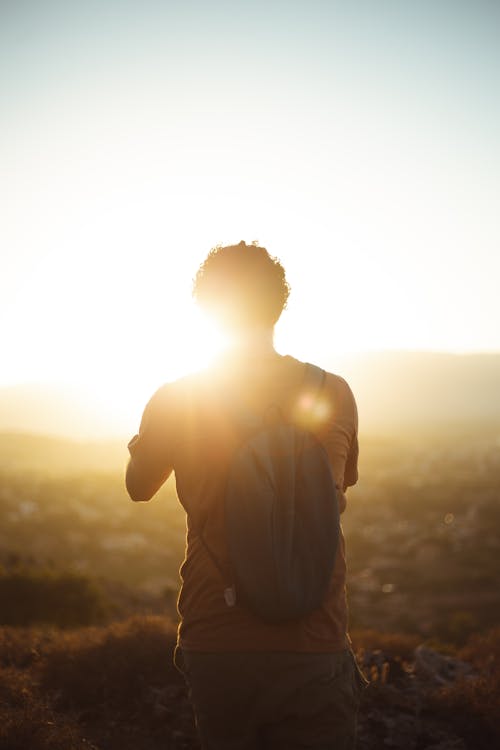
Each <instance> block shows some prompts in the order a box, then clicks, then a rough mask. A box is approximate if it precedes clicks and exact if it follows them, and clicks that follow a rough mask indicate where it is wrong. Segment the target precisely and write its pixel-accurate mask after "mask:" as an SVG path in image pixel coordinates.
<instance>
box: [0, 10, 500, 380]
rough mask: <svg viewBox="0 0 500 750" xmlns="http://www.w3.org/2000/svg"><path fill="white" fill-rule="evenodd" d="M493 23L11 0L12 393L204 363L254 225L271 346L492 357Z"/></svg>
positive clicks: (0, 46) (479, 18)
mask: <svg viewBox="0 0 500 750" xmlns="http://www.w3.org/2000/svg"><path fill="white" fill-rule="evenodd" d="M499 38H500V3H497V2H495V1H494V0H491V2H488V1H486V0H475V2H461V1H460V0H453V1H452V0H450V1H449V2H447V1H445V0H431V1H427V0H420V1H419V2H413V1H412V0H410V1H409V2H405V1H404V0H399V2H398V1H396V0H393V1H389V0H380V2H372V1H366V2H363V1H359V2H347V1H346V2H335V1H334V0H330V2H326V1H325V2H322V1H320V0H301V1H297V0H287V1H286V2H282V1H275V0H266V2H260V1H258V0H254V1H253V2H249V1H247V2H239V1H238V0H231V2H223V1H222V0H212V1H211V2H192V1H191V0H183V1H182V2H180V1H176V2H169V0H164V1H163V2H160V1H159V0H157V1H156V2H154V1H153V0H141V2H133V3H132V2H127V1H126V0H120V1H118V0H117V1H116V2H112V1H108V2H107V1H106V0H99V1H97V0H86V1H85V2H72V1H71V0H64V1H63V0H61V2H49V1H44V0H38V1H37V2H34V1H33V2H29V0H17V1H16V2H14V1H12V2H2V3H1V4H0V125H1V132H2V138H1V145H0V162H1V168H0V193H1V207H0V211H1V217H0V243H1V253H2V261H1V274H0V319H1V350H2V355H1V358H2V365H1V368H0V384H7V383H16V382H25V381H30V380H38V381H58V382H66V383H68V382H79V383H95V384H100V386H99V387H104V386H103V384H104V383H105V384H106V387H107V388H108V389H114V390H115V391H116V389H118V390H120V389H122V391H121V392H123V393H124V394H125V393H127V392H130V391H131V390H134V388H135V389H136V390H135V392H137V393H138V392H139V391H140V392H141V394H142V393H143V392H146V391H147V390H149V388H150V387H151V386H155V385H157V384H158V383H159V382H161V381H162V380H164V379H168V378H170V377H175V376H177V375H178V374H180V373H181V372H183V371H184V370H185V369H189V368H190V367H192V366H194V365H195V364H197V362H198V360H199V359H200V358H201V359H202V358H203V357H202V355H204V354H206V350H207V349H208V333H206V332H205V331H204V329H203V325H202V321H200V320H198V318H197V316H196V312H195V311H194V309H193V305H192V302H191V299H190V287H191V279H192V277H193V275H194V273H195V271H196V268H197V266H198V264H199V263H200V262H201V260H202V259H203V257H204V256H205V255H206V253H207V252H208V250H209V249H210V247H212V246H213V245H215V244H218V243H223V244H228V243H234V242H238V241H240V240H241V239H245V240H247V241H248V242H250V241H252V240H259V243H260V244H263V245H265V246H266V247H267V248H268V249H269V251H270V252H271V253H272V254H274V255H277V256H278V257H279V258H280V259H281V260H282V262H283V264H284V265H285V267H286V269H287V271H288V277H289V281H290V283H291V286H292V296H291V298H290V303H289V309H288V311H287V312H286V314H285V315H284V318H283V320H282V322H281V323H280V326H279V329H278V333H277V344H278V348H279V349H280V350H281V351H285V350H286V351H289V352H290V353H293V354H295V355H296V356H299V357H301V358H307V359H313V360H314V359H316V360H318V359H319V360H320V363H321V359H322V358H323V359H324V357H325V356H326V355H327V354H328V355H329V354H330V353H332V352H346V351H363V350H379V349H382V350H383V349H413V350H443V351H456V352H468V351H486V350H500V294H499V292H498V286H499V280H500V242H499V239H500V228H499V227H500V222H499V217H500V210H499V209H500V206H499V194H500V191H499V187H500V184H499V183H500V138H499V134H500V44H499V43H498V40H499ZM200 330H201V331H202V332H201V333H200Z"/></svg>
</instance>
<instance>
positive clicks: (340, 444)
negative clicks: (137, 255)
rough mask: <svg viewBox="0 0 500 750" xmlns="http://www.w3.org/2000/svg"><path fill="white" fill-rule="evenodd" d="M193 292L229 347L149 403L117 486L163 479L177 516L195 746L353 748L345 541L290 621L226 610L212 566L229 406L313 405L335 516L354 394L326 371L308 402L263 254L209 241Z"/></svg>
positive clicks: (136, 488) (217, 552)
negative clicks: (287, 350)
mask: <svg viewBox="0 0 500 750" xmlns="http://www.w3.org/2000/svg"><path fill="white" fill-rule="evenodd" d="M193 293H194V296H195V298H196V300H197V302H198V303H199V304H200V305H201V307H202V308H204V309H205V310H206V311H207V312H209V313H210V314H211V315H212V316H213V317H214V318H216V319H217V320H218V322H219V323H220V324H221V326H223V328H224V329H225V330H226V332H227V333H228V335H229V340H230V344H229V347H228V350H227V352H225V354H224V355H223V356H221V357H220V359H219V361H218V362H217V363H216V365H215V366H213V367H212V368H211V369H210V370H209V371H207V372H205V373H202V374H197V375H190V376H188V377H185V378H182V379H180V380H177V381H176V382H173V383H168V384H166V385H164V386H163V387H162V388H160V389H159V390H158V391H157V392H156V393H155V394H154V395H153V397H152V398H151V400H150V401H149V403H148V404H147V406H146V408H145V411H144V415H143V418H142V422H141V426H140V430H139V434H138V435H136V436H135V437H134V438H133V439H132V440H131V441H130V443H129V450H130V456H131V458H130V462H129V465H128V468H127V480H126V481H127V489H128V492H129V494H130V496H131V498H132V499H133V500H136V501H146V500H149V499H150V498H151V497H152V496H153V495H154V494H155V493H156V491H157V490H158V489H159V488H160V487H161V485H162V484H163V483H164V482H165V480H166V479H167V478H168V477H169V475H170V474H171V472H172V471H174V472H175V479H176V486H177V493H178V496H179V500H180V502H181V503H182V505H183V507H184V509H185V510H186V513H187V549H186V557H185V560H184V563H183V565H182V567H181V578H182V588H181V592H180V595H179V602H178V608H179V614H180V618H181V619H180V625H179V634H178V648H177V652H176V663H177V664H178V665H179V666H180V668H181V669H182V671H183V673H184V675H185V677H186V680H187V683H188V685H189V690H190V697H191V701H192V704H193V707H194V712H195V716H196V722H197V727H198V731H199V734H200V738H201V742H202V747H203V748H205V749H206V750H256V749H257V748H269V750H278V749H279V748H283V750H285V749H286V750H293V749H294V748H297V750H298V748H305V749H308V748H310V749H311V750H312V749H313V748H315V749H316V750H320V749H321V750H326V749H327V748H328V749H329V750H334V748H335V750H341V749H342V750H348V749H352V748H353V747H354V742H355V723H356V712H357V708H358V702H359V695H360V692H361V685H362V680H363V678H362V676H361V675H360V673H359V671H358V669H357V667H356V664H355V661H354V657H353V655H352V651H351V649H350V643H349V637H348V635H347V609H346V600H345V578H346V566H345V555H344V540H343V537H342V534H341V538H340V543H339V547H338V551H337V558H336V562H335V567H334V572H333V575H332V578H331V583H330V586H329V589H328V592H327V594H326V596H325V598H324V601H323V603H322V604H321V606H319V607H318V608H317V609H315V610H314V611H313V612H311V613H310V614H308V615H307V616H305V617H303V618H301V619H300V620H292V621H287V622H284V623H280V624H275V623H273V624H270V623H269V622H265V621H263V620H261V619H260V618H259V617H258V616H257V615H255V614H254V613H253V612H252V611H250V610H249V609H247V608H246V607H245V605H244V604H242V603H241V602H239V601H237V602H236V604H235V605H234V606H228V604H232V602H229V603H228V601H227V597H225V596H224V589H225V583H226V582H225V580H224V575H223V571H224V569H226V568H227V567H228V566H229V565H230V561H229V559H228V558H229V556H228V549H227V546H228V545H227V529H226V525H225V516H224V489H225V482H226V478H227V473H228V466H229V464H230V461H231V456H232V455H233V454H234V451H235V448H236V447H237V445H238V430H237V428H236V427H235V420H234V414H235V410H237V409H238V408H241V409H242V410H244V411H245V413H253V414H263V413H264V412H265V410H266V409H267V408H268V407H269V405H270V404H272V405H276V406H277V407H278V408H279V411H280V413H281V414H283V415H284V417H285V418H286V420H288V421H289V422H293V421H294V419H296V418H297V415H298V414H299V413H303V412H304V410H306V411H307V409H308V408H309V407H310V408H311V414H310V420H309V424H310V430H311V431H312V432H313V433H314V434H315V435H316V436H317V438H318V439H319V441H320V442H321V443H322V444H323V446H324V448H325V449H326V451H327V454H328V457H329V461H330V464H331V467H332V470H333V475H334V477H335V482H336V485H337V488H338V490H337V491H338V497H339V499H340V511H341V512H342V511H343V510H344V509H345V505H346V499H345V491H346V489H347V487H349V486H352V485H353V484H355V483H356V480H357V457H358V442H357V414H356V405H355V401H354V398H353V395H352V393H351V390H350V389H349V386H348V385H347V383H346V382H345V381H344V380H343V379H342V378H340V377H338V376H337V375H333V374H331V373H327V374H326V378H325V382H324V384H323V387H322V390H321V400H320V402H318V403H315V404H314V405H313V406H311V399H310V394H308V393H307V392H304V382H305V373H306V365H305V364H304V363H302V362H299V361H298V360H296V359H294V358H292V357H290V356H280V355H279V354H277V352H276V351H275V350H274V347H273V330H274V325H275V323H276V322H277V320H278V318H279V317H280V314H281V312H282V310H283V308H284V307H285V305H286V302H287V299H288V295H289V287H288V284H287V282H286V279H285V273H284V269H283V267H282V266H281V264H280V263H279V262H278V261H277V260H276V259H274V258H272V257H271V256H270V255H269V254H268V252H267V251H266V250H265V249H264V248H262V247H257V246H256V245H246V244H245V243H244V242H241V243H240V244H239V245H234V246H228V247H216V248H215V249H213V250H212V251H211V252H210V253H209V255H208V257H207V259H206V260H205V262H204V263H203V264H202V265H201V267H200V269H199V271H198V273H197V275H196V278H195V282H194V290H193ZM320 324H321V322H318V325H320ZM335 325H338V323H335V324H334V326H333V328H335ZM328 336H330V330H329V329H328V327H327V325H325V339H326V338H327V337H328ZM228 405H230V407H228Z"/></svg>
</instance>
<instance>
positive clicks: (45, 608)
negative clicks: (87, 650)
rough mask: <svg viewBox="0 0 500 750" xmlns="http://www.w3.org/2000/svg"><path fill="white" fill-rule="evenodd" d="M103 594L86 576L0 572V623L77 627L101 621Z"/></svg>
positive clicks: (47, 572)
mask: <svg viewBox="0 0 500 750" xmlns="http://www.w3.org/2000/svg"><path fill="white" fill-rule="evenodd" d="M107 610H108V608H107V604H106V600H105V598H104V595H103V593H102V592H101V591H100V589H99V588H98V586H97V585H96V584H95V583H94V582H93V581H91V580H90V579H89V578H87V577H85V576H82V575H77V574H75V573H54V572H51V571H43V570H38V569H34V570H31V569H26V570H23V569H21V570H16V571H13V572H9V573H3V574H1V575H0V624H2V625H16V626H19V625H32V624H41V623H45V624H53V625H59V626H61V627H76V626H81V625H90V624H93V623H99V622H103V621H104V620H105V618H106V615H107Z"/></svg>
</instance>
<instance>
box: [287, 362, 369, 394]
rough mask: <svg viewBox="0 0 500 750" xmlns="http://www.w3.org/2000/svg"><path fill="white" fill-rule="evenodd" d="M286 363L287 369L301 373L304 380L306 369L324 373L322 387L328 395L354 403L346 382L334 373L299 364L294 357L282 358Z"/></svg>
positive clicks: (321, 368) (318, 367) (306, 363)
mask: <svg viewBox="0 0 500 750" xmlns="http://www.w3.org/2000/svg"><path fill="white" fill-rule="evenodd" d="M284 359H285V360H286V361H287V364H288V366H289V367H291V368H294V369H295V370H297V371H300V372H302V376H303V377H304V378H305V375H306V370H307V368H308V367H311V366H312V367H315V368H317V369H319V370H321V371H322V372H324V374H325V375H324V381H323V386H324V388H326V389H327V391H329V392H330V393H332V395H333V394H335V395H336V396H337V398H342V399H344V400H345V401H347V402H353V403H354V394H353V392H352V390H351V387H350V385H349V383H348V382H347V380H346V379H345V378H343V377H342V376H341V375H337V374H336V373H334V372H330V371H329V370H325V369H324V368H323V367H321V366H320V365H316V364H313V363H312V362H301V361H300V360H298V359H295V358H294V357H290V356H287V357H285V358H284Z"/></svg>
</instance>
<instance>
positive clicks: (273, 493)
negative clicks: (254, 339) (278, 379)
mask: <svg viewBox="0 0 500 750" xmlns="http://www.w3.org/2000/svg"><path fill="white" fill-rule="evenodd" d="M324 378H325V372H324V371H323V370H321V369H320V368H318V367H314V366H313V365H307V366H306V376H305V380H304V390H307V392H309V393H312V394H313V396H315V397H316V398H317V396H319V393H320V391H321V388H322V386H323V382H324ZM238 421H239V424H238V429H239V430H240V432H241V435H242V439H241V443H240V445H239V447H238V449H237V450H236V452H235V454H234V455H233V457H232V460H231V464H230V468H229V473H228V476H227V484H226V492H225V512H226V531H227V542H228V550H229V555H230V566H231V570H230V577H231V582H230V583H229V584H228V585H227V588H226V589H225V599H226V603H227V605H228V606H233V605H234V604H236V603H237V604H242V605H243V606H246V607H247V608H249V609H250V610H251V611H252V612H254V613H255V614H256V615H257V616H258V617H259V618H261V619H263V620H266V621H269V622H284V621H288V620H298V619H301V618H303V617H305V616H306V615H308V614H309V613H311V612H312V611H313V610H314V609H316V608H317V607H319V606H320V605H321V603H322V602H323V600H324V598H325V595H326V593H327V591H328V587H329V584H330V580H331V577H332V572H333V567H334V563H335V557H336V553H337V546H338V539H339V509H338V502H337V497H336V488H335V480H334V478H333V475H332V469H331V466H330V461H329V459H328V455H327V453H326V451H325V449H324V447H323V446H322V445H321V443H320V442H319V441H318V439H317V438H316V437H315V436H314V435H313V434H312V433H311V432H309V431H308V430H306V429H304V428H302V427H299V426H297V425H295V424H293V423H291V422H288V421H286V420H285V419H284V418H283V417H282V415H281V412H280V410H279V409H278V408H277V407H274V406H270V407H269V409H267V410H266V413H265V414H264V415H262V416H261V417H260V418H258V419H255V417H254V418H253V419H248V420H246V424H244V425H243V423H244V422H245V420H241V419H239V420H238ZM201 539H202V541H203V544H204V545H205V547H206V544H205V542H204V540H203V535H201ZM207 550H208V548H207ZM208 552H209V553H210V557H211V558H212V559H213V560H214V562H215V564H216V565H217V567H218V568H219V569H220V566H219V565H218V563H217V561H216V560H215V559H214V556H213V554H212V553H211V552H210V550H208ZM221 572H222V571H221ZM223 575H224V578H225V580H226V581H227V578H228V575H227V572H226V573H225V574H223Z"/></svg>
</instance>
